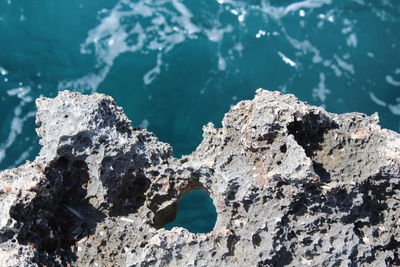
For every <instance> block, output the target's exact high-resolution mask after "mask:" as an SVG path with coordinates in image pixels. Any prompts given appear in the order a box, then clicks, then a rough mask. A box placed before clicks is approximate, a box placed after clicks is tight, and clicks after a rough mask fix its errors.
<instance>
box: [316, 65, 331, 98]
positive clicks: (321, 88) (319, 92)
mask: <svg viewBox="0 0 400 267" xmlns="http://www.w3.org/2000/svg"><path fill="white" fill-rule="evenodd" d="M325 79H326V77H325V74H323V73H322V72H321V73H320V74H319V84H318V87H316V88H314V89H313V97H314V98H318V99H319V100H320V101H321V102H322V103H324V102H325V100H326V99H327V95H328V94H330V93H331V91H330V90H329V89H328V88H327V87H326V83H325Z"/></svg>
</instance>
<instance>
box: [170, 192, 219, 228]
mask: <svg viewBox="0 0 400 267" xmlns="http://www.w3.org/2000/svg"><path fill="white" fill-rule="evenodd" d="M216 221H217V211H216V209H215V206H214V204H213V200H212V199H211V197H210V196H209V195H208V194H207V193H206V192H204V191H202V190H194V191H192V192H190V193H188V194H186V195H185V196H183V197H182V199H181V200H180V201H179V205H178V212H177V215H176V218H175V220H174V221H172V222H171V223H169V224H167V225H165V226H164V228H165V229H167V230H170V229H172V227H183V228H186V229H187V230H188V231H189V232H191V233H209V232H211V231H212V230H213V229H214V226H215V222H216Z"/></svg>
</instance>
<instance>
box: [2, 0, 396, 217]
mask: <svg viewBox="0 0 400 267" xmlns="http://www.w3.org/2000/svg"><path fill="white" fill-rule="evenodd" d="M259 87H263V88H265V89H268V90H280V91H282V92H287V93H293V94H295V95H296V96H297V97H299V98H300V99H301V100H304V101H308V102H309V103H311V104H315V105H321V106H323V107H325V108H326V109H327V110H329V111H332V112H340V113H341V112H350V111H359V112H364V113H367V114H372V113H374V112H378V113H379V115H380V118H381V122H382V125H383V126H384V127H386V128H389V129H392V130H395V131H399V127H400V120H399V119H400V117H399V116H400V91H399V90H400V1H399V0H380V1H372V0H304V1H294V0H269V1H268V0H247V1H244V0H237V1H234V0H168V1H165V0H157V1H146V0H140V1H134V0H107V1H106V0H96V1H89V0H68V1H56V0H41V1H17V0H0V114H2V116H1V120H0V169H5V168H10V167H15V166H18V165H20V164H21V163H23V162H24V161H25V160H26V159H30V160H32V159H33V158H34V157H35V155H36V154H37V152H38V150H39V146H38V144H37V141H38V139H37V137H36V134H35V131H34V128H35V125H34V112H35V107H34V99H35V98H37V97H39V96H41V95H44V96H54V95H56V94H57V91H58V90H63V89H70V90H74V91H80V92H84V93H91V92H95V91H96V92H102V93H106V94H109V95H111V96H113V97H114V98H115V100H116V101H117V103H118V104H119V105H121V106H123V107H124V109H125V111H126V113H127V115H128V116H129V117H130V118H131V119H132V121H133V124H135V125H138V124H139V125H142V126H146V127H147V128H148V129H150V130H151V131H153V132H155V133H156V134H157V136H158V137H159V138H160V139H161V140H162V141H165V142H169V143H171V144H172V145H173V147H174V153H175V155H176V156H181V155H183V154H188V153H191V152H192V151H193V150H194V148H195V147H196V146H197V145H198V144H199V142H200V141H201V134H202V131H201V128H202V126H203V125H204V124H206V123H207V122H209V121H212V122H214V123H215V124H216V125H217V126H219V125H220V121H221V119H222V117H223V114H224V113H225V112H226V111H228V109H229V107H230V106H231V105H233V104H235V103H237V102H238V101H240V100H242V99H250V98H252V97H253V95H254V91H255V89H256V88H259ZM188 201H190V199H189V200H188ZM208 208H209V209H210V210H211V207H210V206H209V207H208ZM182 212H183V214H188V213H190V211H187V210H186V211H185V210H183V211H182ZM187 216H189V215H187ZM198 217H199V218H200V217H201V216H198ZM208 221H211V220H208Z"/></svg>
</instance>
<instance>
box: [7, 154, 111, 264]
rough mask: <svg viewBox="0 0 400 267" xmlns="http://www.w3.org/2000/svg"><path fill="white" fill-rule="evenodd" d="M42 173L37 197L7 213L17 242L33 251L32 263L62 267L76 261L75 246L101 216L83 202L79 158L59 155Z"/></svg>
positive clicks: (82, 166)
mask: <svg viewBox="0 0 400 267" xmlns="http://www.w3.org/2000/svg"><path fill="white" fill-rule="evenodd" d="M44 172H45V175H46V177H47V180H46V181H45V182H44V183H43V184H41V185H40V187H38V188H36V189H35V191H36V192H37V197H36V198H35V199H33V200H32V201H31V202H30V203H29V204H28V205H27V206H23V205H16V206H15V207H13V208H12V210H11V211H10V214H11V217H12V218H13V219H15V220H16V221H17V222H18V223H19V224H20V226H21V228H20V229H19V234H18V236H17V239H18V242H19V243H20V244H24V245H31V246H34V247H35V248H36V255H35V258H34V262H35V263H37V264H39V265H40V264H46V265H49V263H51V264H53V265H54V266H57V265H58V264H62V265H66V264H68V263H71V262H73V261H74V260H75V259H76V258H75V255H74V252H73V247H74V245H75V243H76V242H77V241H79V240H80V239H82V238H84V237H86V236H88V235H91V234H93V233H94V231H95V227H96V224H97V223H98V222H100V221H102V220H103V219H104V217H105V216H104V215H103V214H102V213H100V212H99V211H98V210H96V209H95V208H93V206H92V205H91V204H90V203H89V201H88V199H86V195H87V192H86V186H87V183H88V181H89V175H88V167H87V164H86V163H85V162H84V161H83V160H82V159H77V158H72V157H71V156H70V155H69V156H67V155H65V156H60V157H59V158H57V159H56V160H54V161H53V162H51V163H50V164H49V166H48V167H47V168H46V169H45V171H44ZM50 266H51V265H50Z"/></svg>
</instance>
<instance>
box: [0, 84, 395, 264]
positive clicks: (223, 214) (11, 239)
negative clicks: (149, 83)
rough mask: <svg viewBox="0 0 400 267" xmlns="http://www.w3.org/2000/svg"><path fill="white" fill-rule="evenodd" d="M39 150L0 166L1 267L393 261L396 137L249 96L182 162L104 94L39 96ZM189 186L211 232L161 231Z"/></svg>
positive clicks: (289, 99)
mask: <svg viewBox="0 0 400 267" xmlns="http://www.w3.org/2000/svg"><path fill="white" fill-rule="evenodd" d="M36 103H37V107H38V112H37V124H38V125H39V128H38V129H37V132H38V134H39V136H40V137H41V140H40V144H41V145H42V149H41V151H40V154H39V155H38V156H37V158H36V159H35V160H34V161H33V162H27V163H26V164H24V165H22V166H20V167H18V168H16V169H12V170H5V171H3V172H1V173H0V266H44V265H46V266H68V265H70V266H391V265H400V258H399V255H400V211H399V206H400V180H399V179H400V136H399V134H397V133H395V132H392V131H390V130H386V129H381V127H380V126H379V119H378V116H377V115H375V114H374V115H372V116H367V115H365V114H360V113H347V114H332V113H328V112H326V111H325V110H324V109H322V108H320V107H314V106H310V105H307V104H306V103H303V102H301V101H299V100H298V99H296V98H295V97H294V96H293V95H284V94H281V93H279V92H269V91H265V90H262V89H259V90H257V94H256V96H255V98H254V99H253V100H251V101H242V102H240V103H238V104H237V105H235V106H234V107H232V108H231V110H230V111H229V112H228V113H227V114H226V115H225V117H224V119H223V122H222V124H223V127H222V128H221V129H216V128H215V127H214V126H213V125H212V124H211V123H210V124H208V125H207V126H205V127H204V129H203V130H204V134H203V137H204V138H203V141H202V143H201V144H200V145H199V146H198V148H197V149H196V151H194V152H193V153H192V154H191V155H189V156H184V157H182V158H181V159H176V158H174V157H173V156H172V153H171V151H172V150H171V146H170V145H168V144H165V143H163V142H160V141H159V140H158V139H157V138H156V137H155V136H154V135H153V134H152V133H150V132H148V131H147V130H145V129H141V128H134V127H131V126H130V125H131V122H130V121H129V120H128V118H127V117H126V116H125V115H124V113H123V111H122V109H121V108H120V107H118V106H117V105H116V104H115V103H114V101H113V100H112V98H111V97H109V96H105V95H102V94H93V95H90V96H87V95H81V94H79V93H72V92H68V91H64V92H60V94H59V95H58V96H57V97H56V98H54V99H49V98H40V99H38V100H37V102H36ZM195 189H200V190H203V191H205V192H207V193H208V194H209V195H210V197H211V198H212V199H213V202H214V205H215V207H216V210H217V213H218V218H217V222H216V225H215V227H214V229H213V231H211V232H210V233H204V234H194V233H190V232H188V231H187V230H186V229H183V228H179V227H175V228H173V229H172V230H165V229H164V228H163V226H164V225H165V224H167V223H169V222H171V221H172V220H173V219H174V218H175V216H176V212H177V206H178V201H179V199H181V198H182V197H183V196H184V195H185V194H187V193H188V192H191V191H193V190H195Z"/></svg>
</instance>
